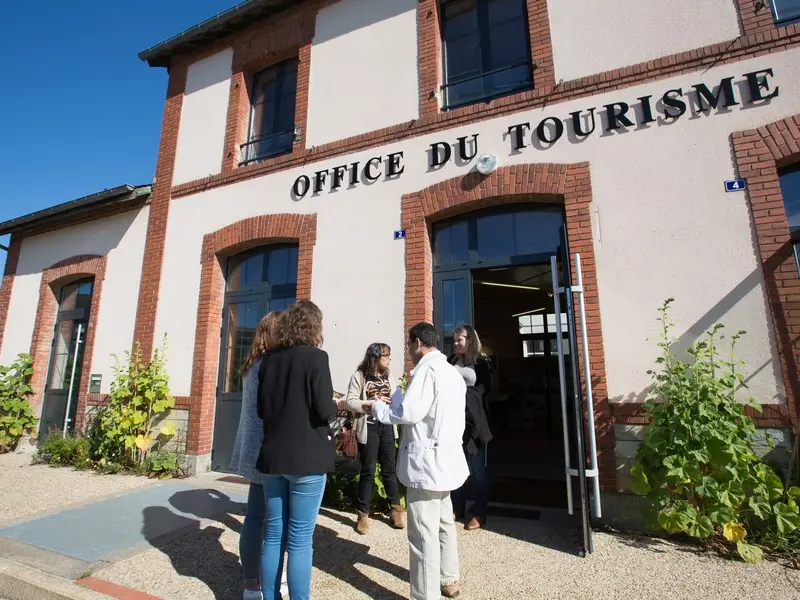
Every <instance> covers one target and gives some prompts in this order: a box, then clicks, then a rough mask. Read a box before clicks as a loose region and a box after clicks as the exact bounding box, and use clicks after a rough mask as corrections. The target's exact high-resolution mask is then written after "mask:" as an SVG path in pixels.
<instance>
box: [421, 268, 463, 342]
mask: <svg viewBox="0 0 800 600" xmlns="http://www.w3.org/2000/svg"><path fill="white" fill-rule="evenodd" d="M433 298H434V301H433V302H434V306H435V307H437V308H439V307H441V308H440V310H437V311H435V313H434V326H435V327H436V329H438V330H439V331H440V332H441V334H442V348H441V350H442V352H443V353H444V355H445V356H450V355H451V354H453V331H455V329H456V327H458V326H459V325H464V324H468V323H472V320H473V319H472V273H471V272H470V270H469V269H462V270H458V271H449V272H443V273H442V272H439V273H435V274H434V276H433ZM413 324H414V323H409V326H410V325H413Z"/></svg>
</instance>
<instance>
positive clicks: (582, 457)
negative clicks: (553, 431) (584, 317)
mask: <svg viewBox="0 0 800 600" xmlns="http://www.w3.org/2000/svg"><path fill="white" fill-rule="evenodd" d="M575 256H576V258H577V257H578V256H579V255H578V254H576V255H575ZM567 261H569V257H567ZM567 264H569V263H567ZM565 289H566V292H567V293H566V299H567V322H568V323H569V325H570V327H569V330H570V331H572V332H574V331H575V307H574V303H573V299H572V294H573V292H574V291H575V289H574V286H565ZM559 318H560V315H559ZM569 346H570V355H571V358H570V361H569V364H570V366H571V367H572V388H573V389H572V393H573V398H572V405H573V410H574V411H575V443H576V445H577V447H578V448H577V449H578V472H577V475H578V482H579V484H580V490H581V524H582V526H583V527H582V529H583V545H584V548H586V551H587V552H589V553H590V554H591V553H592V552H594V545H593V541H592V536H591V533H590V531H589V530H590V527H591V525H590V522H589V503H588V501H587V499H586V451H585V450H584V447H583V411H582V410H581V392H580V373H579V372H578V341H577V339H576V338H575V336H574V335H570V336H569Z"/></svg>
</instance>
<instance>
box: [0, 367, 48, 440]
mask: <svg viewBox="0 0 800 600" xmlns="http://www.w3.org/2000/svg"><path fill="white" fill-rule="evenodd" d="M32 376H33V361H32V360H31V357H30V355H29V354H20V355H19V356H18V357H17V359H16V360H15V361H14V362H13V363H12V364H11V366H10V367H9V366H0V453H4V452H10V451H11V450H14V448H16V447H17V444H18V443H19V440H20V439H21V438H22V436H23V435H24V434H26V433H27V434H32V433H33V432H34V431H36V424H37V423H38V421H39V420H38V419H37V418H36V415H35V414H34V412H33V409H32V408H31V405H30V404H29V403H28V396H30V395H31V394H32V393H33V388H32V387H31V377H32Z"/></svg>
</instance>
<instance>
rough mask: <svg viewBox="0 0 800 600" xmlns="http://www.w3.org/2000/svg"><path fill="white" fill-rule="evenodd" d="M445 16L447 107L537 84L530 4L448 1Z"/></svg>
mask: <svg viewBox="0 0 800 600" xmlns="http://www.w3.org/2000/svg"><path fill="white" fill-rule="evenodd" d="M441 13H442V40H443V46H444V73H445V83H444V85H443V86H442V87H443V89H444V92H445V106H446V107H447V108H454V107H456V106H462V105H465V104H471V103H473V102H476V101H478V100H489V99H491V98H495V97H497V96H502V95H505V94H509V93H511V92H515V91H518V90H522V89H528V88H530V87H532V86H533V72H532V69H531V51H530V43H529V41H528V16H527V10H526V8H525V0H445V1H444V2H442V5H441Z"/></svg>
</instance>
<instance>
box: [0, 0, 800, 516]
mask: <svg viewBox="0 0 800 600" xmlns="http://www.w3.org/2000/svg"><path fill="white" fill-rule="evenodd" d="M796 17H800V6H798V4H797V2H794V1H792V0H767V1H753V0H710V1H709V2H704V3H697V2H692V1H690V0H674V1H673V2H671V3H670V5H669V7H668V10H665V7H664V6H662V5H657V4H651V3H645V5H643V6H637V8H636V10H631V9H630V5H629V3H622V2H617V0H611V1H610V2H603V3H597V2H590V1H589V0H579V1H577V2H571V3H564V2H556V1H554V0H447V1H440V0H392V1H391V2H372V1H370V2H367V1H365V0H338V1H331V0H323V1H319V0H307V1H296V2H292V1H287V0H283V1H280V0H251V1H250V2H245V3H243V4H241V5H239V6H238V7H236V8H235V9H232V10H230V11H228V12H226V13H222V14H221V15H218V16H217V17H215V18H214V19H211V20H209V21H207V22H205V23H203V24H201V25H199V26H197V27H194V28H192V29H189V30H187V31H185V32H183V33H181V34H180V35H178V36H176V37H175V38H172V39H171V40H167V41H166V42H164V43H162V44H159V45H158V46H155V47H154V48H151V49H149V50H147V51H145V52H143V53H142V55H141V57H142V58H143V59H144V60H147V61H148V62H149V63H150V64H151V65H152V66H154V67H164V68H167V69H168V70H169V85H168V89H167V97H166V105H165V110H164V118H163V124H162V131H161V141H160V146H159V151H158V160H157V167H156V173H155V179H154V182H153V186H152V193H150V192H149V191H148V196H147V200H146V204H143V205H142V206H138V207H136V208H135V209H131V210H129V211H127V212H122V213H117V214H113V215H111V216H107V214H106V213H104V212H103V211H101V210H98V211H95V212H93V213H91V214H90V215H89V216H88V217H85V220H84V221H83V222H81V223H77V224H75V223H73V222H71V221H69V220H68V219H67V220H61V221H58V222H52V219H51V221H49V222H48V224H47V226H46V227H44V228H42V227H40V228H39V229H36V228H35V227H34V228H33V229H31V228H30V227H29V228H28V229H25V228H20V227H17V226H16V225H13V222H12V223H11V224H9V225H8V227H7V229H8V230H9V231H11V232H12V241H11V244H10V251H9V258H8V263H7V266H6V272H5V277H4V281H3V287H2V291H0V323H1V324H2V327H0V331H2V336H3V337H2V347H1V348H0V361H2V362H3V363H7V362H9V361H10V360H12V359H13V357H14V356H16V354H18V353H19V352H28V351H30V352H31V353H32V354H33V356H34V362H35V367H36V377H37V380H36V381H37V382H38V383H39V384H41V383H42V382H43V381H44V379H45V377H46V375H45V373H46V372H47V369H48V365H49V364H50V363H51V362H52V361H53V358H51V357H50V354H51V352H50V350H49V346H48V344H50V343H51V340H52V339H53V323H55V322H56V316H55V315H57V314H58V306H59V305H58V302H59V298H61V296H59V294H61V293H62V288H63V287H64V285H65V284H69V283H72V282H74V281H75V280H76V278H77V279H79V280H80V279H81V278H83V279H82V280H85V281H93V282H94V283H93V286H94V287H93V290H92V291H91V294H90V300H88V301H89V303H90V305H91V311H90V313H89V314H90V315H91V316H90V317H89V320H88V324H87V329H86V331H87V333H86V335H87V342H86V350H87V352H86V355H85V358H84V362H83V368H82V371H81V374H80V377H81V379H80V388H79V389H80V390H81V392H80V393H81V396H80V397H81V398H82V400H81V404H80V406H79V408H78V415H80V414H81V413H80V411H81V410H82V408H83V406H84V405H85V404H91V403H96V402H101V401H102V399H103V397H104V394H107V393H108V390H109V387H108V386H109V382H110V379H111V372H110V367H111V362H110V358H109V356H110V354H111V353H112V352H116V353H120V352H122V351H123V350H125V349H128V348H130V347H131V345H132V344H133V343H134V342H135V341H138V342H139V343H140V344H141V347H142V349H143V351H144V352H145V354H146V355H147V354H149V353H150V352H152V350H153V348H154V347H155V346H157V345H158V344H159V343H160V340H161V339H162V338H163V337H164V336H166V339H167V342H168V370H169V375H170V383H171V387H172V391H173V393H174V394H175V395H176V396H177V400H178V403H177V404H178V409H179V410H180V411H183V412H182V414H183V415H184V416H185V419H186V424H187V425H186V434H187V440H186V451H187V455H188V458H189V461H190V464H191V465H192V468H193V469H195V470H197V471H201V470H205V469H208V468H213V469H217V470H224V469H225V468H226V467H227V463H226V460H227V459H228V455H229V451H230V447H231V445H232V438H233V436H234V435H235V426H236V423H237V422H238V414H239V413H238V411H239V402H240V386H241V381H240V378H239V376H238V366H239V365H241V361H242V358H243V355H244V354H245V353H246V349H247V346H248V345H249V340H250V339H252V338H251V336H252V331H253V329H254V327H255V324H256V323H257V321H258V319H259V318H260V316H261V315H263V314H264V313H265V312H266V311H268V310H275V309H281V308H283V307H285V306H286V305H288V303H291V302H292V301H293V300H294V299H297V298H311V299H313V300H314V301H315V302H316V303H317V304H319V305H320V307H321V308H322V309H323V311H324V314H325V346H324V347H325V349H326V350H327V351H328V353H329V355H330V359H331V367H332V371H333V376H334V387H335V388H336V389H338V390H342V391H343V390H344V388H345V386H346V383H347V381H348V377H349V375H350V373H351V372H352V371H353V369H354V368H355V366H356V365H357V364H358V362H359V359H360V358H361V356H362V355H363V352H364V349H365V348H366V346H367V345H368V344H369V343H370V342H373V341H378V340H382V341H386V342H387V343H389V344H390V346H391V347H392V348H393V349H394V355H395V366H396V367H397V368H399V367H400V364H401V362H402V355H403V353H404V345H405V331H406V328H407V326H409V325H411V324H413V323H415V322H417V321H421V320H428V321H433V322H434V323H436V324H437V326H438V327H439V328H440V329H441V330H442V331H443V332H444V333H445V334H446V335H445V343H446V344H447V343H448V340H447V333H448V332H450V331H452V329H453V327H455V325H457V324H459V323H460V322H473V323H474V324H475V325H476V327H477V328H478V331H479V332H480V333H481V334H482V336H483V339H484V342H485V346H486V351H487V353H488V354H489V356H490V357H491V358H492V359H493V361H494V363H495V368H496V378H497V381H496V384H495V391H494V392H493V396H492V398H491V402H490V404H491V406H492V420H493V423H492V427H493V430H494V433H495V438H496V440H497V441H496V442H493V444H495V447H496V451H495V453H494V456H493V458H492V459H491V460H492V465H490V466H491V467H492V470H493V472H494V473H495V476H496V477H495V484H494V485H495V488H493V495H494V496H495V499H496V500H497V501H499V502H505V503H509V504H520V503H525V500H526V498H527V500H529V501H530V503H533V504H536V503H539V504H542V503H545V504H546V503H548V502H550V501H551V500H552V498H550V497H549V496H548V494H549V493H550V492H547V491H546V490H550V491H551V492H552V494H551V495H552V497H553V498H561V497H563V489H564V479H565V476H564V467H565V465H564V461H565V459H564V456H563V454H564V451H563V439H562V437H561V436H562V429H561V420H562V405H561V403H560V384H559V372H558V358H557V354H558V352H559V344H558V340H557V337H558V332H559V331H562V333H563V341H564V344H562V350H561V352H562V354H563V355H564V360H565V363H564V364H565V365H567V366H571V362H570V357H571V356H572V355H573V354H574V353H575V350H577V351H578V353H577V354H576V361H575V366H576V368H577V372H578V374H579V379H580V380H581V381H584V380H585V379H586V377H587V371H586V368H585V364H584V361H583V360H581V359H582V357H583V354H584V352H586V351H587V350H588V354H589V361H588V365H589V371H590V374H589V377H588V378H589V381H590V387H591V391H592V397H593V406H594V419H595V423H594V426H595V427H594V431H595V434H596V446H597V466H598V470H599V487H600V490H601V495H602V497H603V498H604V501H605V499H607V500H608V502H609V503H610V504H613V502H614V499H615V498H616V497H617V493H618V492H619V491H620V490H624V488H625V487H626V473H627V470H628V469H629V467H630V465H631V459H632V457H633V455H634V453H635V448H636V446H637V444H638V441H637V440H638V438H639V436H640V433H641V426H642V424H643V423H644V419H643V413H642V409H641V404H642V402H643V400H644V399H645V398H646V396H647V394H648V390H649V387H650V384H651V380H650V377H649V375H648V374H647V371H648V369H650V368H651V366H652V365H653V363H654V361H655V359H656V357H657V355H658V347H657V346H656V343H657V341H658V334H659V325H658V323H657V321H656V316H657V313H656V310H657V309H658V307H659V306H661V304H662V303H663V302H664V300H665V299H667V298H675V303H674V305H673V307H672V312H671V318H672V320H673V321H674V323H675V328H674V333H675V334H676V337H677V338H678V345H679V347H686V346H687V345H689V344H690V343H691V342H693V341H694V340H695V339H696V338H698V337H699V336H700V335H701V334H702V333H703V331H704V330H706V329H707V328H709V327H710V326H712V325H713V324H714V323H715V322H718V321H722V322H724V323H725V325H726V327H727V329H728V330H731V331H736V330H739V329H744V330H746V331H747V335H746V336H745V338H744V339H743V341H742V342H741V344H740V347H739V354H740V358H741V359H742V360H743V361H744V362H745V364H746V369H747V372H748V373H749V377H748V380H747V383H748V387H749V393H750V394H751V395H753V396H754V397H755V398H756V399H757V400H758V402H759V403H760V404H762V407H763V412H761V413H760V414H756V413H754V416H755V417H756V421H757V423H758V425H759V427H761V428H766V429H770V430H771V431H772V433H773V434H774V435H775V436H776V438H777V440H778V445H779V447H781V446H786V445H789V444H790V442H789V431H791V430H792V429H793V428H794V427H795V426H796V419H797V402H798V399H799V398H800V396H799V394H800V389H799V387H800V385H799V384H800V382H799V381H798V358H800V344H798V342H797V341H796V340H797V339H798V336H800V280H798V268H797V264H796V261H795V254H794V245H793V238H792V225H794V224H795V223H794V218H795V216H796V213H797V212H798V211H797V209H798V206H797V204H798V203H800V197H795V194H796V193H797V190H798V189H800V184H798V182H797V177H798V175H796V173H797V171H796V170H795V166H794V165H797V164H800V24H797V22H796V21H794V20H793V19H795V18H796ZM479 163H480V165H479ZM495 163H496V164H495ZM478 166H480V167H481V170H480V171H479V170H478ZM482 171H484V172H486V174H484V173H483V172H482ZM740 180H744V183H741V182H740ZM726 182H732V183H728V184H726ZM743 185H746V189H743V187H742V186H743ZM726 186H727V190H728V191H726ZM576 254H578V255H580V262H581V267H582V276H583V284H584V285H583V287H584V301H585V318H584V319H581V315H580V312H579V311H577V310H576V311H575V312H574V315H568V314H567V310H566V308H565V304H564V302H563V300H562V303H561V306H562V314H560V315H559V314H556V311H555V308H554V302H553V295H554V290H553V273H552V268H551V260H550V257H551V256H555V257H556V264H557V265H558V266H557V271H558V272H559V274H558V277H561V284H562V285H563V283H564V281H569V278H572V280H573V282H574V278H575V275H576V266H577V265H576V262H575V258H574V257H575V255H576ZM567 257H569V260H566V259H567ZM567 266H569V269H570V271H571V274H570V275H569V276H566V275H563V272H565V271H566V269H567ZM568 277H569V278H568ZM556 295H557V294H556ZM572 317H574V319H573V318H572ZM93 319H94V321H93ZM559 324H561V325H562V326H563V328H564V329H563V330H560V329H559V328H558V325H559ZM581 331H585V332H586V341H587V344H586V346H584V345H583V344H582V343H581V334H580V332H581ZM90 337H91V339H92V349H91V352H89V347H90V343H89V339H90ZM571 342H572V343H571ZM568 370H569V369H568ZM92 375H94V376H95V386H96V387H95V388H94V389H93V391H92V392H91V393H90V391H89V388H90V383H91V382H90V378H91V377H92ZM97 376H99V377H97ZM567 379H568V380H569V373H567ZM98 380H99V381H98ZM39 387H40V388H42V389H43V386H41V385H40V386H39ZM567 387H568V388H569V389H568V390H567V391H568V392H569V391H570V390H572V389H574V388H572V387H570V386H569V385H568V386H567ZM578 388H580V389H581V390H583V388H582V387H581V386H578ZM570 393H572V392H570ZM582 396H583V397H584V399H585V394H584V393H582ZM36 402H37V406H38V407H39V408H40V409H41V407H42V399H41V394H40V395H39V396H37V399H36ZM78 419H80V416H78ZM504 440H505V441H504ZM559 455H560V458H559ZM520 481H528V482H535V483H533V484H531V485H528V486H526V485H520V484H519V483H520ZM520 490H521V491H520ZM542 490H545V491H542ZM537 494H538V495H542V494H543V495H544V496H542V497H537ZM520 495H523V496H525V497H524V498H521V497H520ZM545 496H546V497H545ZM554 502H555V503H557V502H556V501H554Z"/></svg>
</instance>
